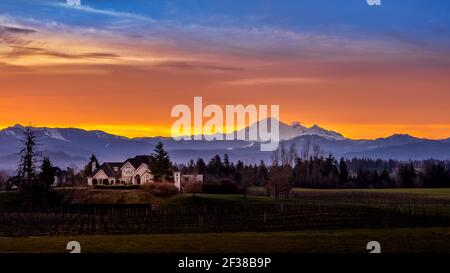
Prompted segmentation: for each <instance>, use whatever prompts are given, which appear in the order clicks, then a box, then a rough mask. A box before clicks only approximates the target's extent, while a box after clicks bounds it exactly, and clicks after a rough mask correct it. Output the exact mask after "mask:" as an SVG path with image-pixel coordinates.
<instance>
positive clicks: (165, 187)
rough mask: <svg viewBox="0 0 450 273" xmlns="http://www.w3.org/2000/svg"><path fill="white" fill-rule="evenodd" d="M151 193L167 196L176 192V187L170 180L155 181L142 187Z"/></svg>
mask: <svg viewBox="0 0 450 273" xmlns="http://www.w3.org/2000/svg"><path fill="white" fill-rule="evenodd" d="M143 188H144V189H145V190H148V191H149V192H150V193H152V194H153V195H156V196H159V197H169V196H173V195H176V194H178V189H177V187H175V184H174V183H170V182H156V183H152V184H149V185H146V186H144V187H143Z"/></svg>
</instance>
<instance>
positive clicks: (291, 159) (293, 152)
mask: <svg viewBox="0 0 450 273" xmlns="http://www.w3.org/2000/svg"><path fill="white" fill-rule="evenodd" d="M297 158H298V153H297V148H296V146H295V143H292V144H291V146H290V147H289V153H288V162H287V163H288V165H289V166H294V163H295V160H296V159H297Z"/></svg>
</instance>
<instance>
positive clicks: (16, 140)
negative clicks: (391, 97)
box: [0, 123, 450, 171]
mask: <svg viewBox="0 0 450 273" xmlns="http://www.w3.org/2000/svg"><path fill="white" fill-rule="evenodd" d="M252 126H259V123H257V124H253V125H252ZM250 128H251V127H248V128H246V129H244V130H245V132H248V131H249V130H250ZM32 130H33V131H34V132H35V134H36V136H37V142H38V146H37V149H38V151H39V153H40V155H41V156H48V157H50V159H51V160H52V161H53V163H54V164H55V165H56V166H60V167H68V166H77V167H82V166H83V165H84V164H86V163H87V161H88V159H89V157H90V155H91V154H95V155H96V156H97V157H98V159H99V160H100V161H102V162H104V161H123V160H125V159H126V158H128V157H134V156H136V155H143V154H150V153H151V152H152V151H153V149H154V146H155V144H156V143H157V142H158V141H162V142H163V143H164V145H165V147H166V149H167V150H168V151H169V154H170V156H171V159H172V160H173V161H175V162H179V163H183V162H188V161H189V160H191V159H197V158H199V157H201V158H203V159H204V160H205V161H208V160H209V159H210V158H212V157H213V156H214V155H216V154H219V155H223V154H225V153H227V154H228V155H229V157H230V160H233V161H237V160H242V161H244V162H246V163H257V162H259V161H260V160H265V161H267V162H270V156H271V153H270V152H261V151H260V145H261V144H260V143H259V142H255V141H245V140H233V141H206V140H200V141H175V140H174V139H172V138H165V137H148V138H127V137H122V136H117V135H113V134H108V133H106V132H103V131H86V130H82V129H76V128H45V127H40V128H32ZM24 131H25V127H23V126H21V125H16V126H13V127H9V128H6V129H3V130H0V170H9V171H12V170H15V169H16V167H17V162H18V160H19V155H18V153H19V151H20V149H21V147H22V145H23V143H22V140H23V135H24ZM280 138H281V139H282V141H281V143H282V144H283V145H285V146H290V145H295V147H296V149H297V150H298V152H299V153H301V152H302V149H304V147H305V144H308V145H309V146H311V147H313V146H318V147H320V152H321V154H322V155H324V156H327V155H328V154H333V155H334V156H335V157H348V158H351V157H370V158H382V159H389V158H392V159H398V160H410V159H413V160H415V159H417V160H421V159H430V158H434V159H448V160H450V139H445V140H427V139H421V138H415V137H412V136H410V135H393V136H391V137H387V138H379V139H375V140H352V139H348V138H345V137H344V136H342V135H341V134H339V133H336V132H333V131H328V130H326V129H323V128H320V127H319V126H312V127H309V128H308V127H304V126H302V125H301V124H299V123H294V124H292V125H288V124H285V123H280Z"/></svg>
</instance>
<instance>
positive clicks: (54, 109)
mask: <svg viewBox="0 0 450 273" xmlns="http://www.w3.org/2000/svg"><path fill="white" fill-rule="evenodd" d="M449 76H450V1H447V0H431V1H423V0H382V4H381V6H369V5H368V4H367V3H366V1H365V0H334V1H333V0H314V1H313V0H283V1H277V0H243V1H237V0H178V1H174V0H172V1H171V0H166V1H162V0H148V1H144V0H129V1H121V0H81V6H71V5H68V4H67V3H66V1H65V0H2V1H1V2H0V128H4V127H8V126H11V125H14V124H23V125H27V124H32V125H34V126H49V127H77V128H83V129H99V130H104V131H107V132H110V133H114V134H120V135H125V136H129V137H137V136H167V135H169V134H170V127H171V125H172V123H173V122H174V121H175V119H173V118H171V116H170V112H171V109H172V107H173V106H175V105H178V104H187V105H192V104H193V98H194V96H202V97H203V101H204V104H218V105H221V106H224V105H227V104H243V105H247V104H257V105H259V104H267V105H272V104H278V105H280V118H281V120H282V121H283V122H286V123H291V122H295V121H298V122H301V123H302V124H304V125H305V126H312V125H313V124H318V125H320V126H321V127H325V128H327V129H330V130H335V131H338V132H340V133H342V134H343V135H345V136H347V137H350V138H354V139H374V138H378V137H387V136H390V135H392V134H397V133H402V134H403V133H404V134H411V135H414V136H417V137H426V138H432V139H441V138H448V137H450V107H449V106H448V105H449V101H450V77H449Z"/></svg>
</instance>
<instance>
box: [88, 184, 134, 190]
mask: <svg viewBox="0 0 450 273" xmlns="http://www.w3.org/2000/svg"><path fill="white" fill-rule="evenodd" d="M94 189H108V190H136V189H139V185H100V184H97V185H94Z"/></svg>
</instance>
